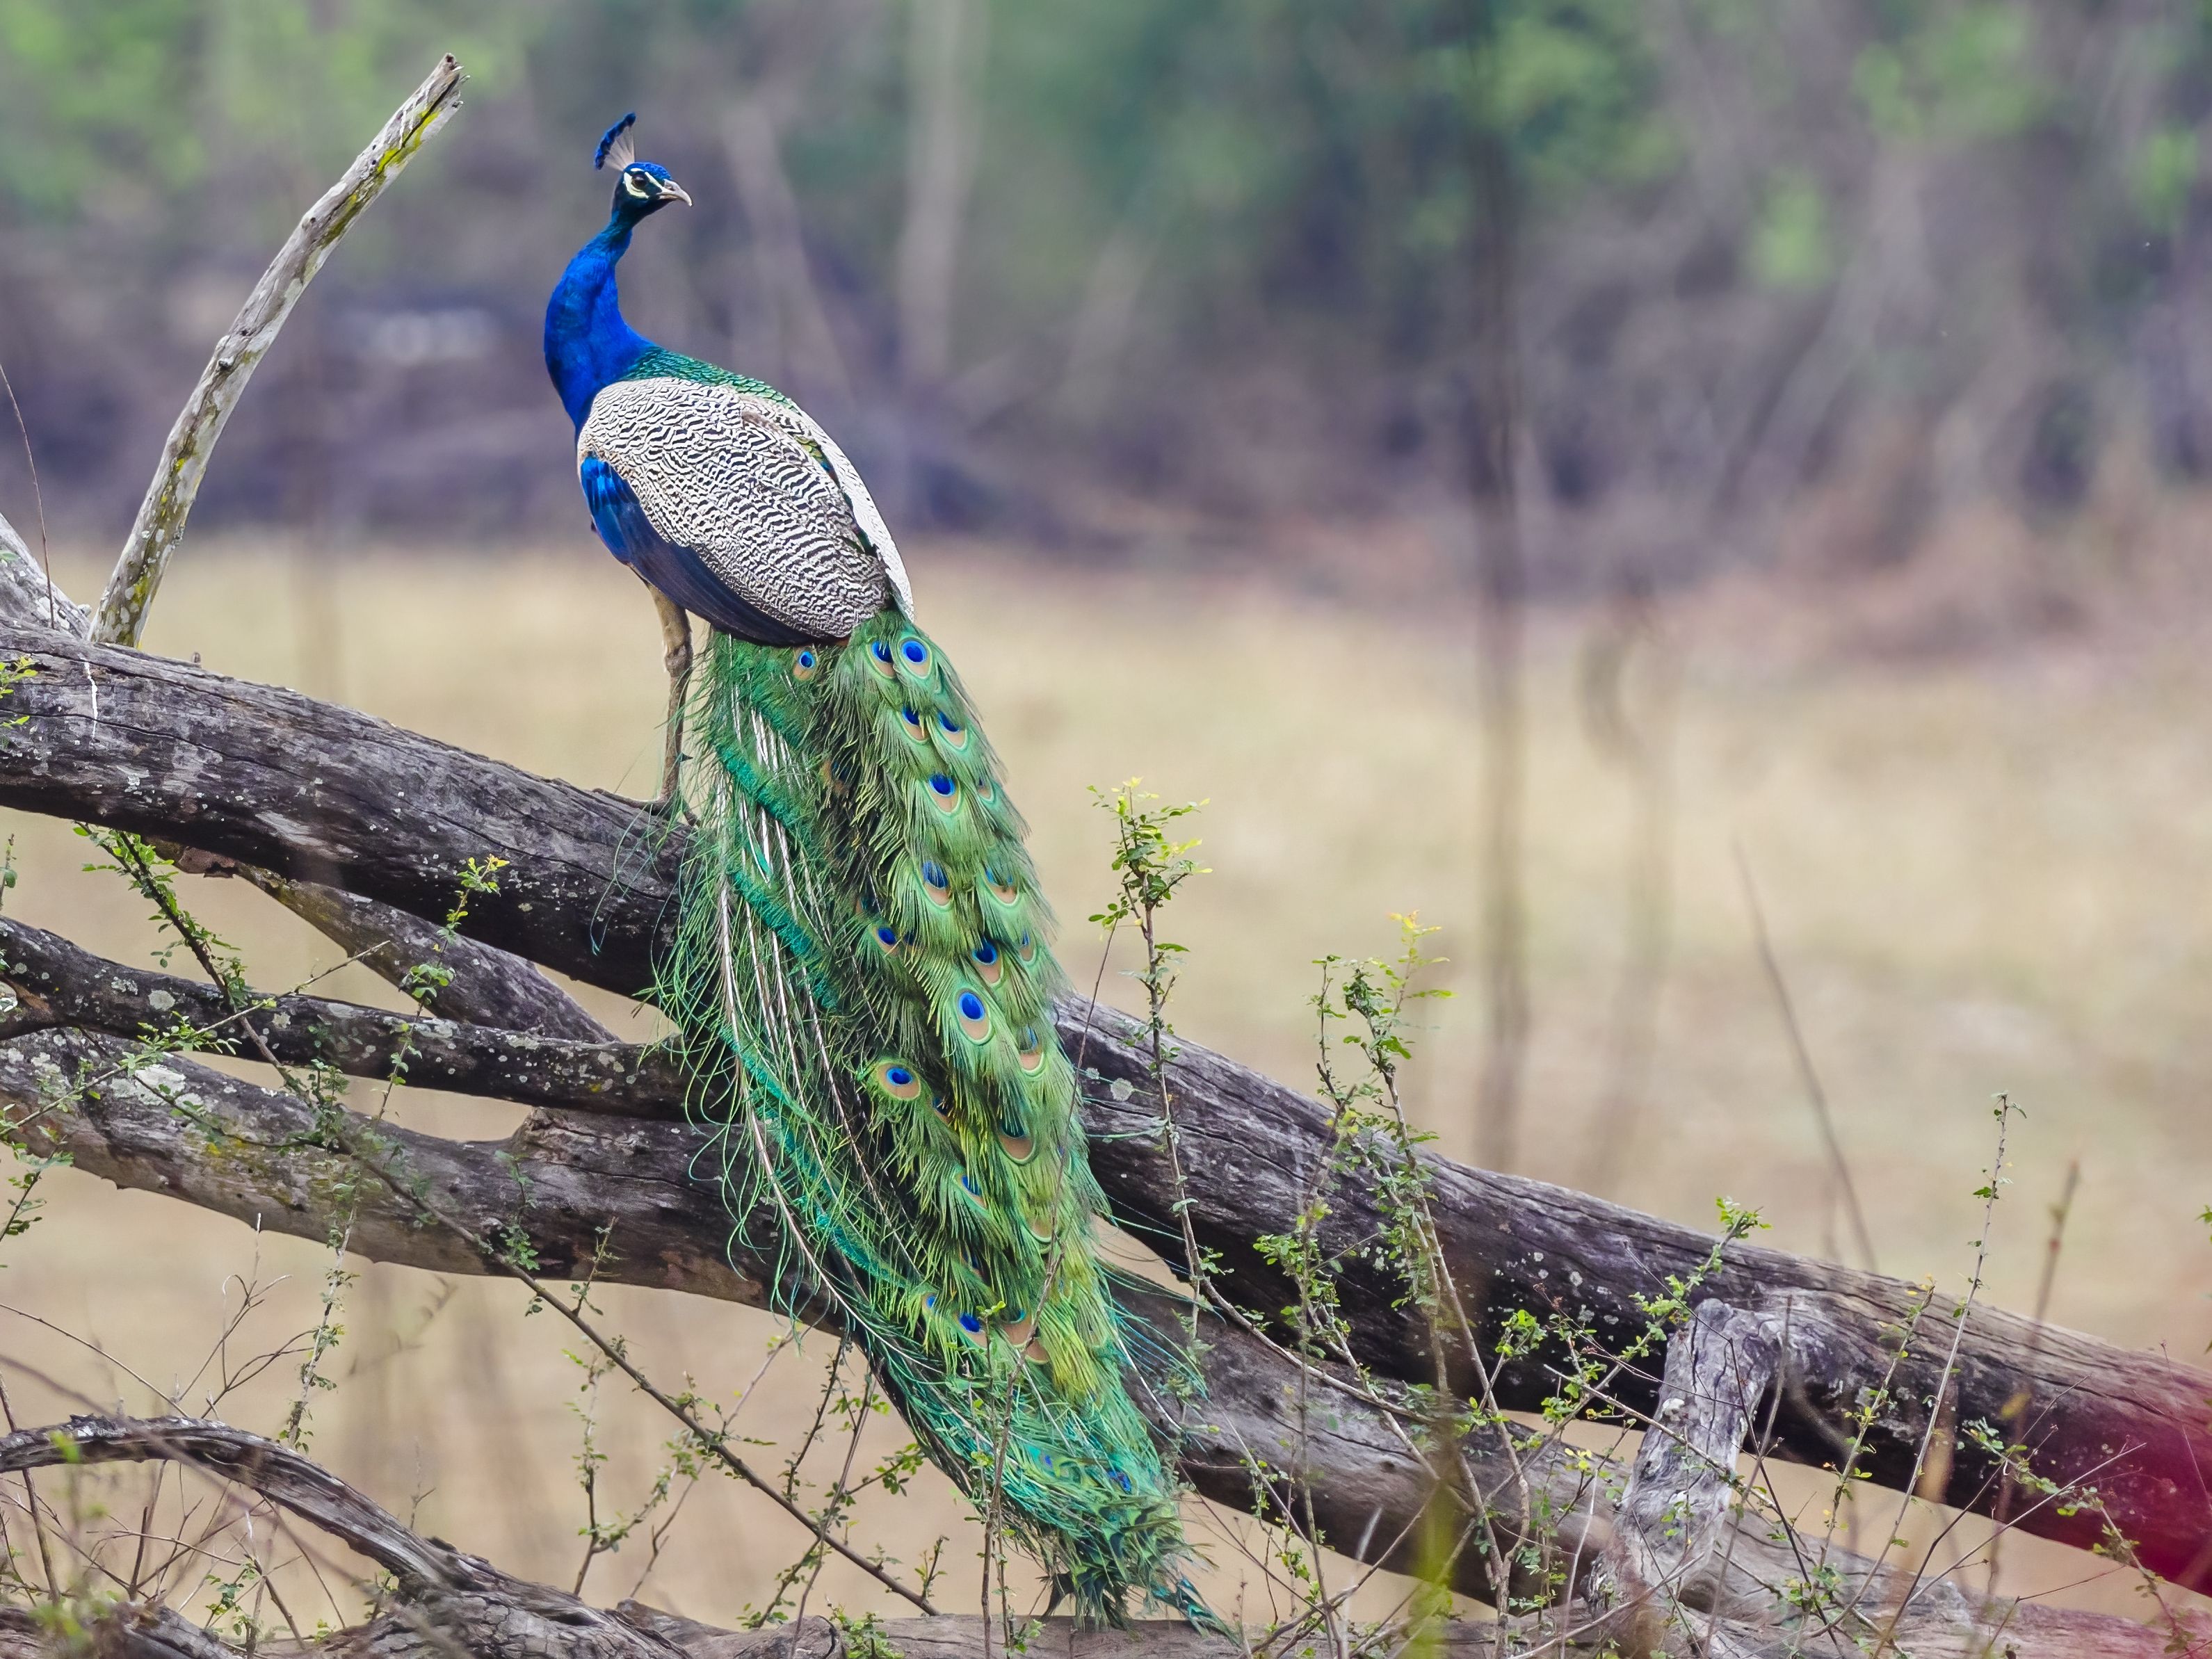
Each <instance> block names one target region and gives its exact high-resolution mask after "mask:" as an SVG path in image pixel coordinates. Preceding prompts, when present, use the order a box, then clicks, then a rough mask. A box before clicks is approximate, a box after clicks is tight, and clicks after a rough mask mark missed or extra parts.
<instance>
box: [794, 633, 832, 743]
mask: <svg viewBox="0 0 2212 1659" xmlns="http://www.w3.org/2000/svg"><path fill="white" fill-rule="evenodd" d="M821 671H822V659H821V658H820V657H819V656H818V655H817V654H816V653H815V650H814V647H812V646H811V645H802V646H800V647H799V649H798V650H796V651H794V652H793V653H791V678H793V679H795V680H802V681H803V680H811V679H812V678H814V677H815V676H816V675H817V674H818V673H820V672H821ZM822 764H823V768H824V769H827V768H828V766H829V762H827V761H824V762H823V763H822Z"/></svg>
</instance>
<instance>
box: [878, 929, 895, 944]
mask: <svg viewBox="0 0 2212 1659" xmlns="http://www.w3.org/2000/svg"><path fill="white" fill-rule="evenodd" d="M876 942H877V943H878V945H896V944H897V943H898V929H896V927H878V928H877V929H876Z"/></svg>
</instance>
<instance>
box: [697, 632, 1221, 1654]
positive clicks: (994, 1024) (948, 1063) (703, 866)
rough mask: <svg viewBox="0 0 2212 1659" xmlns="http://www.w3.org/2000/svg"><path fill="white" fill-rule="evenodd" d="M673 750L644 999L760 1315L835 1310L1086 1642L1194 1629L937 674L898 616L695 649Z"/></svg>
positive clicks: (1053, 976)
mask: <svg viewBox="0 0 2212 1659" xmlns="http://www.w3.org/2000/svg"><path fill="white" fill-rule="evenodd" d="M689 729H690V732H692V734H693V737H694V743H695V748H696V752H697V754H698V756H699V757H700V758H701V759H702V760H705V761H706V762H708V763H707V764H705V765H695V766H694V767H692V768H690V769H689V770H688V772H687V784H686V805H687V806H688V807H689V809H690V811H691V813H692V814H693V816H694V817H695V818H696V829H695V832H694V836H693V839H692V842H691V850H690V856H689V860H688V862H687V865H686V868H685V871H684V884H683V896H682V902H681V909H680V915H679V924H678V931H677V938H676V944H675V946H674V949H673V950H672V951H671V955H670V957H669V959H668V961H667V963H666V965H665V974H664V982H663V984H662V986H661V987H660V995H661V1000H662V1003H663V1006H665V1007H666V1008H667V1009H668V1010H669V1012H671V1015H672V1016H673V1017H674V1018H675V1019H676V1020H677V1022H678V1024H679V1025H680V1026H681V1027H682V1029H683V1030H684V1034H685V1036H686V1038H687V1042H688V1048H689V1052H690V1060H691V1064H692V1065H693V1066H694V1068H695V1070H696V1073H697V1074H698V1076H699V1077H700V1079H701V1084H700V1087H699V1089H698V1090H697V1091H696V1103H697V1107H698V1109H699V1111H700V1113H701V1115H702V1116H703V1117H704V1118H705V1119H706V1120H707V1121H708V1122H709V1124H710V1125H711V1126H712V1127H713V1129H714V1135H715V1139H714V1143H713V1146H712V1147H711V1148H710V1150H709V1152H708V1153H707V1154H706V1155H705V1158H704V1159H703V1160H702V1164H703V1168H704V1170H705V1172H706V1173H708V1174H711V1175H712V1176H714V1177H715V1178H716V1179H718V1180H720V1181H721V1182H724V1183H725V1184H726V1187H727V1188H728V1191H729V1196H730V1201H731V1206H732V1214H734V1215H737V1216H740V1217H746V1216H753V1215H760V1214H767V1215H772V1216H774V1217H775V1218H777V1221H778V1224H779V1225H778V1227H777V1233H776V1238H775V1241H774V1242H775V1243H776V1244H777V1245H778V1246H780V1247H781V1249H784V1250H785V1251H786V1252H787V1262H788V1267H789V1272H788V1273H787V1275H786V1278H785V1285H784V1289H783V1291H782V1294H783V1295H784V1296H785V1297H787V1298H789V1299H791V1300H793V1301H794V1302H795V1301H796V1300H798V1299H799V1298H802V1297H826V1298H827V1299H829V1301H830V1302H831V1303H833V1304H835V1305H836V1308H837V1310H838V1311H839V1313H840V1315H841V1316H842V1318H843V1320H844V1322H846V1324H847V1326H848V1328H849V1329H850V1330H851V1331H852V1332H853V1334H854V1335H855V1336H856V1337H857V1338H858V1339H859V1340H860V1343H861V1344H862V1346H864V1348H865V1349H866V1352H867V1354H868V1357H869V1358H870V1360H871V1362H872V1364H873V1365H874V1366H875V1369H876V1371H877V1374H878V1376H880V1377H881V1378H882V1380H883V1382H884V1386H885V1387H886V1388H887V1389H888V1390H889V1391H890V1395H891V1397H892V1399H893V1401H895V1403H896V1405H897V1406H898V1407H899V1409H900V1411H901V1413H902V1414H903V1415H904V1417H905V1418H906V1420H907V1422H908V1424H909V1425H910V1426H911V1427H912V1429H913V1430H914V1432H915V1435H916V1436H917V1437H919V1438H920V1439H921V1441H922V1443H923V1444H924V1445H925V1447H926V1448H927V1449H928V1450H929V1451H930V1453H931V1454H932V1455H933V1459H934V1460H935V1461H936V1462H938V1463H939V1465H940V1466H941V1467H942V1468H945V1469H946V1470H947V1471H948V1472H949V1473H950V1474H951V1475H952V1477H953V1478H954V1480H957V1481H958V1482H959V1483H960V1485H961V1486H962V1487H963V1489H964V1490H965V1491H966V1492H968V1494H969V1497H970V1498H973V1499H974V1500H975V1502H976V1503H977V1504H978V1505H979V1507H981V1508H983V1509H986V1510H993V1511H994V1512H995V1513H996V1514H997V1515H998V1516H999V1517H1000V1519H1001V1521H1002V1522H1004V1523H1005V1524H1006V1525H1007V1526H1008V1527H1010V1528H1012V1531H1013V1532H1014V1533H1015V1534H1017V1535H1018V1537H1019V1539H1020V1541H1022V1542H1023V1543H1024V1544H1025V1545H1026V1546H1027V1547H1029V1548H1030V1550H1031V1551H1032V1552H1034V1553H1036V1555H1037V1556H1038V1557H1039V1558H1040V1559H1042V1561H1043V1563H1044V1564H1045V1565H1046V1566H1047V1568H1048V1571H1050V1572H1051V1573H1052V1574H1053V1575H1054V1578H1055V1580H1056V1581H1057V1582H1059V1583H1061V1584H1063V1585H1064V1586H1066V1588H1067V1589H1071V1590H1072V1591H1073V1595H1074V1596H1075V1598H1076V1601H1077V1606H1078V1609H1079V1613H1081V1614H1082V1615H1083V1616H1085V1618H1086V1619H1088V1620H1091V1621H1093V1622H1103V1623H1115V1624H1118V1623H1120V1622H1121V1620H1122V1618H1123V1617H1124V1616H1125V1606H1126V1600H1127V1593H1128V1592H1129V1591H1130V1590H1131V1589H1137V1590H1141V1591H1146V1592H1149V1593H1150V1594H1151V1595H1152V1596H1154V1597H1155V1598H1157V1599H1158V1600H1160V1601H1164V1602H1166V1603H1167V1604H1168V1605H1170V1606H1171V1607H1175V1608H1176V1610H1177V1611H1179V1612H1182V1613H1184V1614H1186V1615H1187V1616H1188V1617H1191V1618H1193V1619H1194V1620H1199V1621H1200V1622H1203V1623H1209V1624H1210V1623H1212V1615H1211V1614H1209V1613H1207V1612H1206V1609H1205V1607H1204V1606H1203V1604H1202V1603H1201V1602H1200V1601H1199V1599H1198V1597H1197V1595H1196V1594H1195V1592H1194V1591H1193V1590H1192V1589H1191V1587H1190V1585H1189V1583H1188V1580H1187V1579H1186V1578H1185V1577H1184V1575H1183V1568H1184V1565H1185V1562H1186V1560H1187V1558H1188V1547H1187V1545H1186V1544H1185V1542H1184V1541H1183V1537H1182V1529H1181V1525H1180V1522H1179V1519H1178V1516H1177V1509H1176V1498H1177V1492H1176V1486H1175V1485H1174V1483H1173V1481H1172V1480H1171V1479H1170V1476H1169V1474H1168V1473H1167V1471H1166V1469H1165V1468H1164V1466H1163V1463H1162V1460H1161V1457H1160V1455H1159V1451H1158V1447H1157V1445H1156V1443H1155V1441H1154V1439H1153V1437H1152V1432H1151V1431H1150V1429H1149V1428H1148V1427H1147V1425H1146V1423H1145V1420H1144V1419H1143V1418H1142V1417H1141V1416H1140V1415H1139V1413H1138V1411H1137V1409H1136V1407H1135V1406H1134V1404H1133V1402H1132V1401H1131V1400H1130V1398H1129V1396H1128V1395H1127V1391H1126V1389H1125V1388H1124V1385H1123V1382H1122V1371H1123V1369H1124V1366H1125V1365H1126V1364H1127V1358H1128V1356H1127V1352H1126V1348H1125V1344H1124V1339H1123V1335H1122V1332H1121V1325H1120V1322H1119V1320H1118V1319H1117V1317H1116V1315H1115V1309H1114V1305H1113V1301H1112V1298H1111V1295H1110V1293H1109V1286H1108V1284H1107V1279H1106V1275H1105V1273H1104V1271H1103V1267H1102V1265H1101V1263H1100V1261H1099V1259H1098V1257H1097V1251H1096V1249H1095V1247H1094V1245H1093V1243H1092V1241H1091V1224H1092V1218H1094V1217H1095V1216H1097V1215H1098V1214H1100V1213H1101V1212H1103V1208H1104V1205H1103V1199H1102V1197H1101V1195H1100V1194H1099V1192H1098V1189H1097V1184H1096V1182H1094V1181H1093V1179H1092V1177H1091V1173H1090V1168H1089V1164H1088V1162H1087V1160H1086V1158H1085V1149H1084V1139H1083V1130H1082V1126H1081V1124H1080V1122H1079V1120H1078V1119H1077V1116H1076V1114H1075V1101H1076V1086H1075V1075H1074V1071H1073V1067H1072V1066H1071V1065H1070V1063H1069V1061H1068V1059H1067V1057H1066V1054H1064V1053H1063V1052H1062V1051H1061V1048H1060V1042H1059V1039H1058V1036H1057V1034H1056V1033H1055V1031H1054V1027H1053V1024H1052V1018H1051V1005H1052V1000H1053V997H1054V994H1055V993H1056V992H1057V991H1058V990H1059V989H1060V970H1059V969H1058V967H1057V965H1056V964H1055V963H1054V959H1053V957H1052V953H1051V951H1050V950H1049V948H1048V945H1047V943H1046V933H1047V929H1048V926H1049V920H1050V919H1049V916H1048V913H1047V911H1046V909H1045V907H1044V904H1043V902H1042V899H1041V897H1040V896H1039V895H1038V892H1037V886H1036V872H1035V870H1034V869H1033V868H1032V866H1031V865H1030V859H1029V854H1028V853H1027V851H1026V849H1025V848H1024V845H1023V825H1022V821H1021V818H1020V817H1019V815H1018V813H1017V812H1016V811H1015V810H1014V808H1013V805H1012V802H1011V801H1010V800H1009V799H1007V798H1006V793H1005V790H1004V788H1003V787H1002V786H1001V785H1000V781H999V777H998V763H997V759H996V757H995V756H994V754H993V753H992V750H991V747H990V744H989V743H988V742H987V740H986V738H984V736H983V734H982V732H981V729H980V728H979V727H978V726H977V725H976V723H975V715H974V712H973V710H972V708H970V706H969V701H968V698H967V696H966V695H965V694H964V692H963V690H962V689H961V686H960V683H959V680H958V678H957V676H956V675H955V674H954V673H953V671H952V669H951V665H950V664H949V663H947V662H946V661H945V659H944V655H943V653H941V652H940V651H939V649H938V648H937V647H936V645H935V644H934V642H933V641H931V640H930V639H929V638H928V637H927V635H924V634H922V633H921V632H920V630H918V629H915V627H914V625H913V624H912V623H910V622H908V619H907V618H906V617H905V616H904V615H903V614H902V612H900V611H898V610H897V609H896V607H891V608H887V609H886V610H884V611H883V612H882V613H881V614H880V615H878V617H875V618H874V619H873V620H872V622H870V623H867V624H866V625H864V626H863V627H862V628H860V629H858V630H856V631H855V632H854V635H852V637H851V638H850V640H849V641H847V642H846V643H844V644H842V645H826V646H809V647H799V648H792V647H770V646H763V645H755V644H750V643H747V642H745V641H739V640H737V639H734V638H732V637H731V636H729V635H725V634H716V635H714V637H713V640H712V642H711V643H710V645H709V646H708V649H707V652H706V654H705V658H704V660H703V661H702V664H701V665H700V667H699V669H698V671H696V681H695V687H694V695H693V701H692V708H691V712H690V726H689Z"/></svg>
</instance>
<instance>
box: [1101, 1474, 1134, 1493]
mask: <svg viewBox="0 0 2212 1659" xmlns="http://www.w3.org/2000/svg"><path fill="white" fill-rule="evenodd" d="M1106 1478H1107V1479H1108V1480H1111V1481H1112V1482H1113V1483H1114V1484H1115V1486H1119V1487H1120V1488H1121V1490H1122V1491H1123V1492H1134V1491H1136V1489H1137V1488H1136V1486H1134V1485H1133V1483H1132V1482H1131V1481H1130V1480H1129V1477H1128V1476H1127V1475H1126V1474H1122V1473H1121V1470H1119V1469H1109V1470H1107V1471H1106Z"/></svg>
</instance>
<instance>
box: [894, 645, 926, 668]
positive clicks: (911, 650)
mask: <svg viewBox="0 0 2212 1659" xmlns="http://www.w3.org/2000/svg"><path fill="white" fill-rule="evenodd" d="M900 648H901V649H902V651H903V652H904V653H906V659H907V660H908V662H910V663H914V664H916V665H920V664H922V663H926V662H927V661H928V660H929V647H927V646H926V645H924V644H923V643H922V642H921V641H920V640H908V641H907V642H906V644H905V645H904V646H902V647H900Z"/></svg>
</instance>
